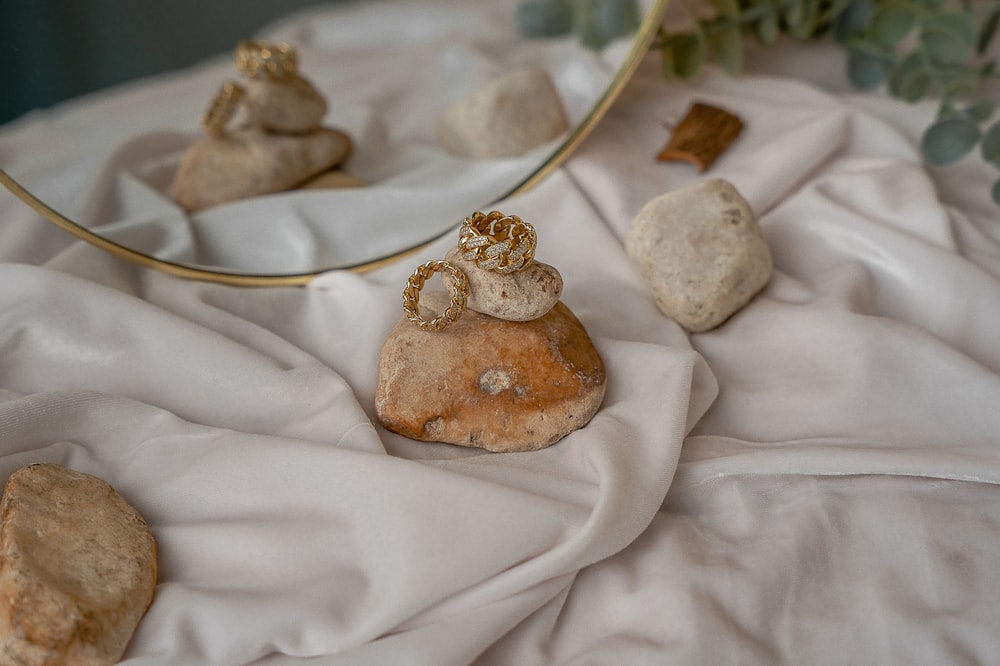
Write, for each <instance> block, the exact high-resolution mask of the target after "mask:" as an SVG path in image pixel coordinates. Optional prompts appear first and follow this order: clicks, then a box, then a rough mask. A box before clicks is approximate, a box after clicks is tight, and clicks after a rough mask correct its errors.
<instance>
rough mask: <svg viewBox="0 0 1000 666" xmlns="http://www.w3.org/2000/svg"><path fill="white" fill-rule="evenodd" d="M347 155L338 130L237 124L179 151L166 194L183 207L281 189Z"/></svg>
mask: <svg viewBox="0 0 1000 666" xmlns="http://www.w3.org/2000/svg"><path fill="white" fill-rule="evenodd" d="M350 154H351V140H350V138H348V136H347V135H346V134H344V133H343V132H338V131H337V130H332V129H326V128H323V129H319V130H316V131H315V132H312V133H310V134H303V135H283V134H268V133H266V132H260V131H258V130H255V129H253V128H248V127H244V128H240V129H237V130H233V131H231V132H227V133H226V134H224V135H222V136H218V137H213V136H206V137H204V138H202V139H201V140H199V141H198V142H197V143H195V144H194V145H193V146H192V147H191V148H189V149H188V151H187V152H186V153H185V154H184V158H183V159H182V160H181V164H180V166H179V167H178V169H177V174H176V176H175V177H174V183H173V190H172V192H171V194H172V196H173V198H174V200H175V201H177V203H179V204H180V205H181V206H183V207H184V208H186V209H187V210H199V209H202V208H208V207H209V206H217V205H219V204H223V203H227V202H230V201H236V200H239V199H245V198H247V197H252V196H258V195H261V194H270V193H272V192H283V191H285V190H289V189H291V188H293V187H295V186H296V185H298V184H300V183H303V182H305V181H307V180H309V179H310V178H312V177H313V176H315V175H316V174H319V173H321V172H323V171H327V170H328V169H332V168H333V167H335V166H338V165H339V164H342V163H343V162H344V161H345V160H346V159H347V158H348V157H349V156H350Z"/></svg>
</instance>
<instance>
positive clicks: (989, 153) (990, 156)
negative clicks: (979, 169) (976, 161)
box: [979, 122, 1000, 163]
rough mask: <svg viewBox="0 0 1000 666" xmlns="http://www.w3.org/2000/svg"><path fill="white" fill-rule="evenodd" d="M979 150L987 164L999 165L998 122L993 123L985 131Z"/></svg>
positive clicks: (999, 124) (999, 138)
mask: <svg viewBox="0 0 1000 666" xmlns="http://www.w3.org/2000/svg"><path fill="white" fill-rule="evenodd" d="M979 150H980V151H981V152H982V155H983V159H984V160H986V161H987V162H994V163H1000V122H996V123H993V125H992V126H991V127H990V128H989V129H988V130H986V133H985V134H983V138H982V142H981V143H980V144H979Z"/></svg>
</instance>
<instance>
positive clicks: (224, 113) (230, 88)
mask: <svg viewBox="0 0 1000 666" xmlns="http://www.w3.org/2000/svg"><path fill="white" fill-rule="evenodd" d="M244 93H245V91H244V90H243V88H241V87H240V86H238V85H236V84H235V83H233V82H232V81H226V82H225V83H224V84H222V87H221V88H219V92H217V93H215V97H214V98H212V103H211V104H209V105H208V108H207V109H205V113H204V115H203V116H202V117H201V126H202V127H203V128H205V131H206V132H208V133H209V134H211V135H212V136H222V134H223V133H224V132H225V131H226V123H228V122H229V120H230V118H232V117H233V114H234V113H235V112H236V105H237V104H239V103H240V100H241V99H243V95H244Z"/></svg>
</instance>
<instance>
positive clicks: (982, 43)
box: [976, 7, 1000, 55]
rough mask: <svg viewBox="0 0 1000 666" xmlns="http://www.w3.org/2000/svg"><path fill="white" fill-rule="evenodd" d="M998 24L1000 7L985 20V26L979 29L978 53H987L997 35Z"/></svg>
mask: <svg viewBox="0 0 1000 666" xmlns="http://www.w3.org/2000/svg"><path fill="white" fill-rule="evenodd" d="M997 24H1000V7H996V8H994V9H993V11H991V12H990V13H989V14H987V16H986V18H985V19H983V24H982V25H981V26H980V28H979V36H978V37H976V53H978V54H980V55H982V54H983V53H986V49H987V48H989V45H990V42H991V41H993V35H994V34H996V31H997Z"/></svg>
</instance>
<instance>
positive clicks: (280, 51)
mask: <svg viewBox="0 0 1000 666" xmlns="http://www.w3.org/2000/svg"><path fill="white" fill-rule="evenodd" d="M233 60H234V61H235V62H236V69H237V71H239V72H240V74H243V75H244V76H246V77H247V78H251V79H261V78H264V77H267V78H269V79H271V80H272V81H288V80H290V79H294V78H295V76H296V73H297V71H298V60H299V58H298V55H297V54H296V53H295V49H293V48H292V47H291V46H289V45H288V44H282V43H280V42H240V43H239V44H237V45H236V53H235V54H234V55H233Z"/></svg>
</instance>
